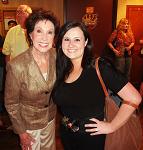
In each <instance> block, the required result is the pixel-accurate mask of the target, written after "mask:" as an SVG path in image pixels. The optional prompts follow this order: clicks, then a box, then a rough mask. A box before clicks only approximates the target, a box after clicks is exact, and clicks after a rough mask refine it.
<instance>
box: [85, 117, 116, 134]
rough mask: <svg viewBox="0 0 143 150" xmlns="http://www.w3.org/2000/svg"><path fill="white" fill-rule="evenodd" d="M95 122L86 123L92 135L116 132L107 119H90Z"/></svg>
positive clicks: (87, 130)
mask: <svg viewBox="0 0 143 150" xmlns="http://www.w3.org/2000/svg"><path fill="white" fill-rule="evenodd" d="M90 121H92V122H93V123H90V124H85V127H86V130H85V131H86V132H89V133H90V135H98V134H109V133H112V132H114V130H113V128H112V125H111V123H109V122H105V121H99V120H98V119H95V118H92V119H90Z"/></svg>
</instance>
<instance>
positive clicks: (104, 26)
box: [65, 0, 113, 55]
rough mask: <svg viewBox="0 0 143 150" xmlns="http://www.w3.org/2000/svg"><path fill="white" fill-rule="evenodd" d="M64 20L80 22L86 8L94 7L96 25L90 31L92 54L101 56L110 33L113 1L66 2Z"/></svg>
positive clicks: (69, 0) (67, 0)
mask: <svg viewBox="0 0 143 150" xmlns="http://www.w3.org/2000/svg"><path fill="white" fill-rule="evenodd" d="M65 6H66V9H65V11H66V20H67V21H69V20H78V21H81V20H82V16H84V14H85V7H86V6H94V7H95V13H96V14H97V15H98V23H97V26H96V28H95V29H93V30H92V31H90V34H91V37H92V39H93V41H94V45H95V48H94V50H93V51H94V54H97V55H101V54H102V52H103V49H104V47H105V45H106V43H107V39H108V38H109V35H110V33H111V31H112V7H113V0H96V1H95V0H84V1H83V0H78V1H77V0H66V4H65Z"/></svg>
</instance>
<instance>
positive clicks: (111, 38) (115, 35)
mask: <svg viewBox="0 0 143 150" xmlns="http://www.w3.org/2000/svg"><path fill="white" fill-rule="evenodd" d="M116 37H117V30H114V31H113V32H112V33H111V35H110V37H109V39H108V42H110V43H112V42H113V41H114V40H115V38H116Z"/></svg>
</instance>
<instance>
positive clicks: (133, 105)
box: [123, 101, 138, 109]
mask: <svg viewBox="0 0 143 150" xmlns="http://www.w3.org/2000/svg"><path fill="white" fill-rule="evenodd" d="M123 104H127V105H130V106H132V107H134V108H135V109H137V108H138V105H137V104H134V103H132V102H129V101H123Z"/></svg>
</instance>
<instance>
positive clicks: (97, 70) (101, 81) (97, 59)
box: [95, 57, 109, 97]
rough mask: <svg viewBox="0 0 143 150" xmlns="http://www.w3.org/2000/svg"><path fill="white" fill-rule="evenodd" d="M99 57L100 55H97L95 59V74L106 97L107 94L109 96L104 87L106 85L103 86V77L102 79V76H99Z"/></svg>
mask: <svg viewBox="0 0 143 150" xmlns="http://www.w3.org/2000/svg"><path fill="white" fill-rule="evenodd" d="M99 59H100V57H98V58H96V61H95V69H96V72H97V76H98V78H99V81H100V83H101V85H102V88H103V91H104V93H105V96H106V97H107V96H109V94H108V91H107V88H106V86H105V83H104V81H103V79H102V77H101V73H100V70H99V65H98V64H99V63H98V62H99Z"/></svg>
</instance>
